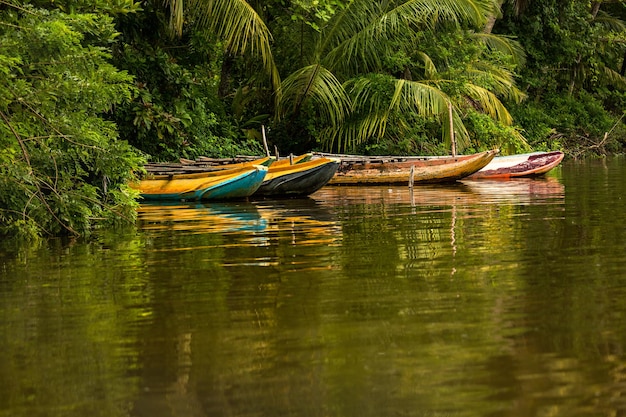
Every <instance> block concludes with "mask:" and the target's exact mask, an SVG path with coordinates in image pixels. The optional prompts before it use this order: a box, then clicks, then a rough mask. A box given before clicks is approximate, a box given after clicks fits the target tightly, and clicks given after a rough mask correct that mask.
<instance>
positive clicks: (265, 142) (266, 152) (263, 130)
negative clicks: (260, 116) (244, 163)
mask: <svg viewBox="0 0 626 417" xmlns="http://www.w3.org/2000/svg"><path fill="white" fill-rule="evenodd" d="M261 133H263V146H264V147H265V156H270V148H268V147H267V138H266V137H265V125H261Z"/></svg>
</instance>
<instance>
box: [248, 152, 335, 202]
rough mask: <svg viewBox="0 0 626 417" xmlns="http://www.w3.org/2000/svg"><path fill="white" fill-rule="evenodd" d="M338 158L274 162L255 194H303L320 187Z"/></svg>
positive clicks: (330, 176)
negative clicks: (292, 162)
mask: <svg viewBox="0 0 626 417" xmlns="http://www.w3.org/2000/svg"><path fill="white" fill-rule="evenodd" d="M339 164H340V160H339V159H337V158H326V157H323V158H317V159H313V160H310V161H306V162H296V163H294V164H292V165H289V164H285V163H282V161H278V162H275V163H274V164H272V165H270V167H269V169H268V172H267V175H266V177H265V180H263V183H262V184H261V187H259V189H258V190H257V191H256V192H255V193H254V195H255V196H284V197H293V196H305V195H310V194H313V193H314V192H316V191H317V190H319V189H320V188H322V187H323V186H324V185H326V184H327V183H328V181H330V180H331V179H332V178H333V176H334V175H335V173H336V172H337V169H338V168H339Z"/></svg>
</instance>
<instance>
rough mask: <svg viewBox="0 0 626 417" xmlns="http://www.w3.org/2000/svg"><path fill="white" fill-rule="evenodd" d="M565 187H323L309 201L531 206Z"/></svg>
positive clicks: (537, 183)
mask: <svg viewBox="0 0 626 417" xmlns="http://www.w3.org/2000/svg"><path fill="white" fill-rule="evenodd" d="M564 195H565V186H564V185H563V184H561V182H560V181H559V180H558V179H556V178H551V177H547V178H537V179H532V178H518V179H516V180H481V181H465V180H463V181H460V182H456V183H453V184H437V185H432V184H431V185H428V184H426V185H422V186H420V187H418V188H415V189H413V190H411V189H409V188H408V187H404V186H398V185H393V186H388V187H379V186H371V187H367V186H365V187H364V186H344V187H324V188H323V189H321V190H320V191H318V192H317V193H315V194H314V195H313V196H312V197H311V198H313V199H315V200H316V201H318V202H319V203H320V204H323V205H326V206H333V207H336V206H347V205H352V204H386V205H392V204H398V205H409V204H410V205H413V206H450V207H452V206H461V205H481V204H501V203H512V204H519V203H523V204H533V203H543V202H546V201H559V200H562V199H563V197H564Z"/></svg>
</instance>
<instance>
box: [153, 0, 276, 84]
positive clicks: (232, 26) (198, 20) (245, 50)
mask: <svg viewBox="0 0 626 417" xmlns="http://www.w3.org/2000/svg"><path fill="white" fill-rule="evenodd" d="M164 3H165V6H166V7H169V11H170V30H171V32H172V33H173V34H175V35H178V36H180V35H181V34H182V30H183V25H184V23H185V20H186V21H187V22H188V23H191V24H192V25H194V26H196V27H197V28H202V29H207V30H209V31H211V32H212V33H213V34H215V35H216V36H217V37H218V38H220V39H221V40H222V41H223V42H224V52H225V55H226V56H228V55H244V54H251V55H252V56H256V57H260V59H261V61H262V63H263V66H264V68H265V72H266V74H267V75H268V77H269V79H270V80H271V83H272V85H273V86H274V87H276V88H277V87H278V86H279V85H280V76H279V74H278V69H277V68H276V64H275V63H274V57H273V55H272V49H271V40H272V35H271V33H270V31H269V29H268V28H267V26H266V25H265V22H263V19H262V18H261V17H260V16H259V14H258V13H257V12H256V11H255V9H254V8H252V7H251V6H250V4H248V2H247V1H246V0H164Z"/></svg>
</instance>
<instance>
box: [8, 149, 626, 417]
mask: <svg viewBox="0 0 626 417" xmlns="http://www.w3.org/2000/svg"><path fill="white" fill-rule="evenodd" d="M625 179H626V160H624V159H620V158H612V159H606V160H589V161H566V162H564V163H563V164H562V166H560V167H559V168H557V169H556V170H554V171H553V172H551V173H550V174H549V175H548V177H547V178H543V179H535V180H519V181H497V182H493V181H472V182H470V181H466V182H461V183H458V184H455V185H451V186H427V187H426V186H425V187H417V188H416V189H415V190H414V191H413V192H412V193H411V192H410V191H409V190H408V189H407V188H405V187H361V188H359V187H325V188H323V189H322V190H320V191H318V192H317V193H315V194H313V195H312V196H311V197H310V198H305V199H296V200H278V201H269V200H268V201H259V202H236V203H219V204H204V205H181V204H178V205H169V206H158V205H144V206H142V208H141V209H140V212H139V222H138V224H137V228H136V229H133V230H126V231H116V232H113V231H111V232H106V233H102V235H101V236H100V237H99V239H98V240H97V241H96V242H92V243H88V244H86V243H77V242H60V241H51V242H50V243H49V244H47V245H45V246H44V247H41V248H38V249H31V250H25V249H17V248H6V247H5V248H4V249H2V251H0V417H38V416H41V417H43V416H50V417H65V416H72V417H73V416H76V417H126V416H129V417H131V416H132V417H140V416H141V417H179V416H185V417H213V416H233V417H234V416H241V417H257V416H277V417H280V416H302V417H307V416H311V417H335V416H336V417H352V416H354V417H369V416H371V417H386V416H417V417H422V416H423V417H444V416H446V417H466V416H467V417H470V416H493V417H496V416H498V417H500V416H502V417H504V416H506V417H534V416H563V417H566V416H567V417H575V416H607V417H609V416H611V417H612V416H624V415H626V181H625Z"/></svg>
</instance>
